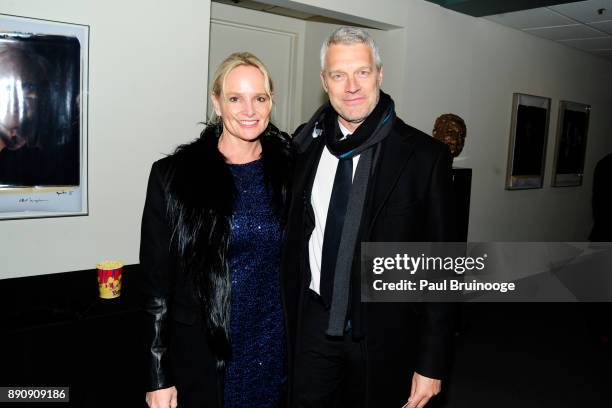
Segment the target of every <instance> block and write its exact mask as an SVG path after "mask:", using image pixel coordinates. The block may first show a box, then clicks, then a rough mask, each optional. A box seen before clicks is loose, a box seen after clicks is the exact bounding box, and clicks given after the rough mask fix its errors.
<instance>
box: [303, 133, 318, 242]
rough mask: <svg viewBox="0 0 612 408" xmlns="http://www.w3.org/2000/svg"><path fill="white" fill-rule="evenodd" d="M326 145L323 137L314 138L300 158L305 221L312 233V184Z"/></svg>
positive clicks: (307, 229) (309, 231) (307, 231)
mask: <svg viewBox="0 0 612 408" xmlns="http://www.w3.org/2000/svg"><path fill="white" fill-rule="evenodd" d="M324 146H325V141H324V140H323V137H319V138H317V139H314V140H313V141H312V142H311V143H310V146H308V149H307V150H306V151H305V152H304V153H302V159H301V160H299V161H298V162H299V164H298V166H299V167H300V168H299V170H297V171H299V172H300V173H298V174H299V175H298V177H299V182H298V186H300V191H301V192H302V197H301V199H302V200H304V217H305V218H304V221H305V226H306V233H307V235H310V233H311V232H312V229H313V228H314V210H313V208H312V200H311V198H312V186H313V184H314V179H315V176H316V174H317V168H318V167H319V160H320V159H321V154H322V152H323V148H324Z"/></svg>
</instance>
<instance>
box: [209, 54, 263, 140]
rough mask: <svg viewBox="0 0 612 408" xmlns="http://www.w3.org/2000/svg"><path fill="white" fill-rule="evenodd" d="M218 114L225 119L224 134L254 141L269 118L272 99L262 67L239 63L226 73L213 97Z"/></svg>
mask: <svg viewBox="0 0 612 408" xmlns="http://www.w3.org/2000/svg"><path fill="white" fill-rule="evenodd" d="M213 104H214V106H215V112H216V114H217V116H220V117H221V118H222V119H223V136H225V137H231V138H236V139H237V140H235V141H245V142H253V141H255V140H258V138H259V135H261V134H262V133H263V131H264V130H265V129H266V127H267V126H268V123H269V122H270V112H271V110H272V101H271V100H270V95H268V93H267V92H266V88H265V79H264V76H263V74H262V73H261V71H260V70H259V69H257V68H255V67H253V66H250V65H240V66H238V67H236V68H234V69H232V70H231V71H230V73H229V74H228V75H227V76H226V77H225V83H224V84H223V87H222V92H221V95H220V96H219V97H213Z"/></svg>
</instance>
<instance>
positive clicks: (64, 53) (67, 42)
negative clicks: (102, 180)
mask: <svg viewBox="0 0 612 408" xmlns="http://www.w3.org/2000/svg"><path fill="white" fill-rule="evenodd" d="M88 47H89V26H86V25H80V24H69V23H62V22H55V21H47V20H37V19H31V18H25V17H17V16H9V15H0V219H16V218H37V217H54V216H70V215H87V213H88V205H87V112H88V106H87V102H88V101H87V89H88V52H89V48H88Z"/></svg>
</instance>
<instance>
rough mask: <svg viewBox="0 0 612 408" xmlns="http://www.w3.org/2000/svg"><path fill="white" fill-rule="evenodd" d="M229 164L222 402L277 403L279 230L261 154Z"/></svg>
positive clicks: (233, 405) (229, 406)
mask: <svg viewBox="0 0 612 408" xmlns="http://www.w3.org/2000/svg"><path fill="white" fill-rule="evenodd" d="M229 167H230V170H231V172H232V175H233V177H234V184H235V186H236V191H237V196H236V201H235V203H234V211H233V214H232V235H231V241H230V247H229V268H230V273H231V277H232V309H231V340H232V356H231V358H230V360H229V362H228V365H227V369H226V373H225V387H224V398H225V403H224V406H225V408H238V407H253V408H257V407H258V408H272V407H277V406H278V403H279V400H280V395H281V387H282V383H283V381H284V359H285V335H284V326H283V312H282V306H281V300H280V281H279V269H278V268H279V257H280V245H281V230H280V226H279V223H278V218H277V217H276V216H275V214H274V213H273V211H272V208H271V205H270V196H271V194H270V192H269V191H268V189H267V188H266V186H265V185H264V178H263V162H262V160H256V161H254V162H250V163H246V164H239V165H235V164H234V165H230V166H229Z"/></svg>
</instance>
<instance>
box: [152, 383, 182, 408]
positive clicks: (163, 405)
mask: <svg viewBox="0 0 612 408" xmlns="http://www.w3.org/2000/svg"><path fill="white" fill-rule="evenodd" d="M176 394H177V393H176V387H170V388H162V389H161V390H156V391H150V392H147V395H146V397H145V399H146V400H147V404H148V405H149V408H176V407H177V405H178V404H177V400H176Z"/></svg>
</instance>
